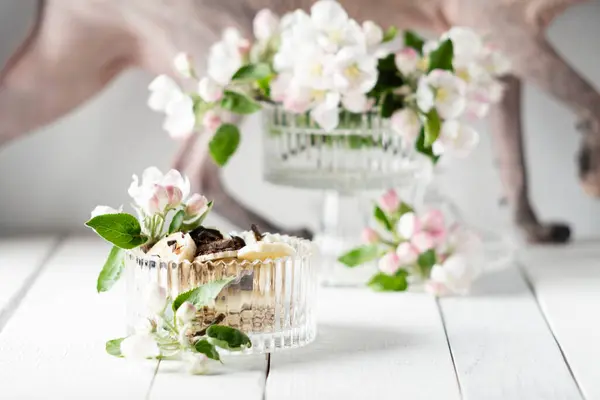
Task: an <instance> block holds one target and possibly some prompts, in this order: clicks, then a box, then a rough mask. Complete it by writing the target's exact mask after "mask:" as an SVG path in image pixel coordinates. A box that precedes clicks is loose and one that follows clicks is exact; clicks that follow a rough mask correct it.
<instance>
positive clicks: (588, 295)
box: [523, 242, 600, 400]
mask: <svg viewBox="0 0 600 400" xmlns="http://www.w3.org/2000/svg"><path fill="white" fill-rule="evenodd" d="M523 265H524V268H525V269H526V272H527V275H528V277H529V279H530V281H531V283H532V285H533V287H534V291H535V293H536V296H537V299H538V301H539V303H540V307H541V308H542V310H543V312H544V314H545V316H546V319H547V321H548V324H549V325H550V327H551V329H552V331H553V332H554V336H555V337H556V340H557V341H558V343H559V345H560V347H561V349H562V351H563V354H564V357H565V359H566V360H567V362H568V363H569V366H570V368H571V371H572V373H573V375H574V377H575V380H576V381H577V383H578V384H579V387H580V389H581V392H582V393H583V395H584V397H585V398H586V399H588V400H598V399H600V361H598V360H600V340H599V339H600V243H599V242H587V243H576V244H574V245H570V246H567V247H555V248H535V249H532V250H530V251H528V252H527V253H526V254H525V255H524V257H523Z"/></svg>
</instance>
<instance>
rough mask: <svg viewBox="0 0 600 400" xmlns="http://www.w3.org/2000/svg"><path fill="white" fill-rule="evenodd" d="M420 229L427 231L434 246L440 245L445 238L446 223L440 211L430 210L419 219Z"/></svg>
mask: <svg viewBox="0 0 600 400" xmlns="http://www.w3.org/2000/svg"><path fill="white" fill-rule="evenodd" d="M421 224H422V229H423V230H425V231H427V232H428V233H429V234H430V235H431V236H432V238H433V240H434V242H435V244H436V245H441V244H442V243H443V242H444V240H445V238H446V223H445V220H444V214H443V213H442V212H441V211H440V210H430V211H428V212H427V213H425V215H423V216H422V217H421Z"/></svg>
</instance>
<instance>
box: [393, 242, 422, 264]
mask: <svg viewBox="0 0 600 400" xmlns="http://www.w3.org/2000/svg"><path fill="white" fill-rule="evenodd" d="M396 254H397V255H398V258H399V260H400V264H401V265H410V264H414V263H415V262H417V259H418V258H419V250H417V248H416V247H415V246H413V245H412V244H410V243H409V242H404V243H400V245H399V246H398V248H397V249H396Z"/></svg>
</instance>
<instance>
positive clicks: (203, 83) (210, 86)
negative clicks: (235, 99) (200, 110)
mask: <svg viewBox="0 0 600 400" xmlns="http://www.w3.org/2000/svg"><path fill="white" fill-rule="evenodd" d="M198 94H199V95H200V97H201V98H202V100H204V101H205V102H207V103H214V102H216V101H219V100H221V98H223V87H222V86H221V85H219V84H218V83H217V82H216V81H215V80H213V79H211V78H209V77H207V76H205V77H204V78H202V79H200V82H199V83H198Z"/></svg>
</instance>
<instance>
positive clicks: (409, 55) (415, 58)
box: [394, 47, 421, 76]
mask: <svg viewBox="0 0 600 400" xmlns="http://www.w3.org/2000/svg"><path fill="white" fill-rule="evenodd" d="M420 58H421V57H420V55H419V53H418V52H417V51H416V50H415V49H413V48H412V47H405V48H404V49H402V50H400V51H399V52H398V53H396V57H395V58H394V60H395V62H396V68H398V71H400V72H401V73H402V75H404V76H409V75H412V74H413V73H415V72H416V71H417V66H418V64H419V60H420Z"/></svg>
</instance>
